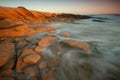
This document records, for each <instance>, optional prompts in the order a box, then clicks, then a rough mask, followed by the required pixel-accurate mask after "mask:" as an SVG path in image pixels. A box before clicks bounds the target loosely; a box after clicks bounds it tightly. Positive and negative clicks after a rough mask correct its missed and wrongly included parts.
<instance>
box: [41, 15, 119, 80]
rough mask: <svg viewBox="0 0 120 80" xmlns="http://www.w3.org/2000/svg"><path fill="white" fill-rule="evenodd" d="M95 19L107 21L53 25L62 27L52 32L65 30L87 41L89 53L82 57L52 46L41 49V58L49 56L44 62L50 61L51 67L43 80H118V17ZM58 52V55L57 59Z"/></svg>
mask: <svg viewBox="0 0 120 80" xmlns="http://www.w3.org/2000/svg"><path fill="white" fill-rule="evenodd" d="M96 17H103V18H107V19H106V22H93V21H92V20H93V19H87V20H80V21H78V22H77V23H79V24H70V23H57V24H54V25H55V26H63V28H61V29H60V30H57V31H55V32H57V33H59V32H60V31H69V32H71V34H72V37H73V38H76V39H79V40H81V41H85V42H89V43H90V44H91V45H92V48H91V54H86V53H85V52H82V51H80V50H78V49H73V48H67V47H65V46H64V45H60V44H58V43H55V44H53V45H52V46H50V47H49V48H48V49H46V50H44V51H45V52H43V54H42V55H43V56H46V55H47V56H49V58H48V57H46V58H47V59H49V61H48V63H51V62H54V63H52V64H54V65H52V66H51V64H48V65H49V70H50V72H51V73H49V76H50V77H49V79H48V78H46V79H45V80H120V60H119V59H120V16H114V15H97V16H96ZM56 46H57V47H56ZM45 53H47V54H45ZM48 53H49V54H48ZM58 53H60V54H61V55H60V56H57V54H58ZM50 74H51V75H50Z"/></svg>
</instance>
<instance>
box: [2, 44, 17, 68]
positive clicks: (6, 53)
mask: <svg viewBox="0 0 120 80" xmlns="http://www.w3.org/2000/svg"><path fill="white" fill-rule="evenodd" d="M14 56H15V47H14V44H13V43H9V42H6V43H0V67H2V66H4V65H5V64H6V63H9V62H11V61H10V59H12V58H14Z"/></svg>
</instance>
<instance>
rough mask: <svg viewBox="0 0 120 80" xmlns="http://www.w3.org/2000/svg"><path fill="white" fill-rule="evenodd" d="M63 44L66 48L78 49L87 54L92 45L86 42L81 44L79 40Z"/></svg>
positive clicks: (65, 41)
mask: <svg viewBox="0 0 120 80" xmlns="http://www.w3.org/2000/svg"><path fill="white" fill-rule="evenodd" d="M61 43H63V44H64V45H66V46H69V47H73V48H78V49H80V50H83V51H86V52H88V51H89V50H90V45H89V44H88V43H86V42H81V41H77V40H62V41H61Z"/></svg>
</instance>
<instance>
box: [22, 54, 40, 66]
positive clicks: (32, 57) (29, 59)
mask: <svg viewBox="0 0 120 80" xmlns="http://www.w3.org/2000/svg"><path fill="white" fill-rule="evenodd" d="M40 58H41V57H40V56H39V55H37V54H30V55H28V56H26V57H25V58H24V59H23V61H24V62H25V63H29V64H35V63H37V62H38V61H39V59H40Z"/></svg>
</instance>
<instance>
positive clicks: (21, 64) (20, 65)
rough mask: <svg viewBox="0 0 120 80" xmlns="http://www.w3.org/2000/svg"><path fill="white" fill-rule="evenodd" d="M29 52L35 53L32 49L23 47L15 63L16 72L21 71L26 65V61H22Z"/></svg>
mask: <svg viewBox="0 0 120 80" xmlns="http://www.w3.org/2000/svg"><path fill="white" fill-rule="evenodd" d="M30 54H36V53H35V52H34V51H33V50H32V49H25V50H23V52H22V53H21V55H20V56H19V58H18V60H17V65H16V72H21V71H22V69H23V68H24V67H26V66H27V65H28V63H25V62H24V61H23V59H24V57H26V56H28V55H30Z"/></svg>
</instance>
